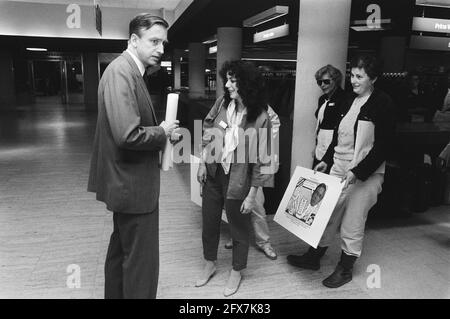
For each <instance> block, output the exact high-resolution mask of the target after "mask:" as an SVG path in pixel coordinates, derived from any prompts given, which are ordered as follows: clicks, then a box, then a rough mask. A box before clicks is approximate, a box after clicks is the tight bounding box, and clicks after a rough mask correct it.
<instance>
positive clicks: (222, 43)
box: [216, 27, 242, 97]
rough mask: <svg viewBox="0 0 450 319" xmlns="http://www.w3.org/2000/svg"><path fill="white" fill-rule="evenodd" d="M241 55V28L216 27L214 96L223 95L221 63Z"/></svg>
mask: <svg viewBox="0 0 450 319" xmlns="http://www.w3.org/2000/svg"><path fill="white" fill-rule="evenodd" d="M241 57H242V29H241V28H235V27H220V28H217V67H216V70H217V71H216V77H217V79H216V83H217V84H216V97H219V96H221V95H223V83H222V79H221V78H220V75H219V71H220V68H221V67H222V64H223V63H224V62H225V61H229V60H240V59H241Z"/></svg>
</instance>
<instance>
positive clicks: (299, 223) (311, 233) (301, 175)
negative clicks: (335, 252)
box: [274, 166, 344, 248]
mask: <svg viewBox="0 0 450 319" xmlns="http://www.w3.org/2000/svg"><path fill="white" fill-rule="evenodd" d="M343 186H344V183H341V179H340V178H337V177H334V176H330V175H327V174H323V173H320V172H316V173H314V171H313V170H311V169H307V168H304V167H300V166H297V168H296V169H295V172H294V174H293V175H292V178H291V181H290V182H289V185H288V187H287V189H286V192H285V193H284V196H283V199H282V200H281V202H280V206H278V210H277V212H276V214H275V217H274V221H276V222H277V223H278V224H280V225H281V226H283V227H284V228H286V229H287V230H288V231H290V232H291V233H293V234H294V235H296V236H297V237H298V238H300V239H301V240H303V241H304V242H306V243H308V244H309V245H311V246H313V247H314V248H317V245H318V244H319V241H320V238H321V237H322V234H323V232H324V230H325V227H326V226H327V224H328V220H329V219H330V216H331V214H332V213H333V210H334V207H335V206H336V203H337V201H338V199H339V196H340V195H341V192H342V187H343Z"/></svg>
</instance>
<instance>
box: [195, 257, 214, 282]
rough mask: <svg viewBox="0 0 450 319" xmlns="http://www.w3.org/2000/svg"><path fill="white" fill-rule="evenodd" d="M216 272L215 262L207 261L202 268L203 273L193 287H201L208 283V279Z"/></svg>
mask: <svg viewBox="0 0 450 319" xmlns="http://www.w3.org/2000/svg"><path fill="white" fill-rule="evenodd" d="M215 273H216V263H215V262H214V261H207V262H206V265H205V268H203V273H202V276H201V277H200V279H198V280H197V282H196V283H195V287H202V286H204V285H206V284H207V283H208V281H209V280H210V279H211V278H212V277H213V276H214V274H215Z"/></svg>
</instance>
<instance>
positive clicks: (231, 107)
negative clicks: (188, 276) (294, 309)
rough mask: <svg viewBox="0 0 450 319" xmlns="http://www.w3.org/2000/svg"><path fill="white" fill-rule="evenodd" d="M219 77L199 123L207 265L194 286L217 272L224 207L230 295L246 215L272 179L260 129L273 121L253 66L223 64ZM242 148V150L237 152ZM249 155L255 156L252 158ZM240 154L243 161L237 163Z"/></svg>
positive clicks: (242, 258) (242, 259) (244, 246)
mask: <svg viewBox="0 0 450 319" xmlns="http://www.w3.org/2000/svg"><path fill="white" fill-rule="evenodd" d="M220 75H221V77H222V80H223V83H224V95H223V96H222V97H219V98H218V99H217V100H216V102H215V104H214V105H213V107H212V108H211V110H210V111H209V113H208V115H207V116H206V118H205V121H204V123H203V129H204V134H203V139H202V144H203V146H204V150H203V152H202V156H201V163H200V165H199V169H198V173H197V179H198V181H199V182H200V183H201V184H202V185H203V196H202V221H203V224H202V242H203V257H204V259H205V266H204V269H203V272H202V275H201V277H200V279H199V280H198V281H197V282H196V286H197V287H200V286H203V285H205V284H206V283H207V282H208V281H209V279H210V278H211V277H212V276H213V274H214V273H215V271H216V260H217V251H218V246H219V239H220V223H221V216H222V208H223V207H224V206H225V212H226V214H227V219H228V222H229V226H230V232H231V237H232V239H233V257H232V266H233V269H232V270H231V272H230V277H229V279H228V282H227V284H226V286H225V289H224V295H225V296H230V295H232V294H234V293H235V292H236V291H237V290H238V288H239V284H240V282H241V278H242V275H241V271H242V270H243V269H245V268H246V267H247V259H248V249H249V237H250V232H251V223H250V215H251V214H250V213H251V212H252V211H253V210H255V207H256V201H255V198H256V193H257V190H258V188H259V187H266V186H271V181H272V183H273V173H271V174H269V173H268V172H267V171H266V170H268V168H269V167H265V166H270V162H267V161H266V160H267V159H266V158H264V159H263V158H261V157H260V156H261V155H263V154H269V153H268V152H267V148H268V147H269V145H268V140H270V136H268V134H261V131H262V130H266V132H268V133H269V132H270V130H271V124H270V120H269V116H268V114H267V111H266V109H267V103H266V102H265V99H264V96H265V95H264V87H263V78H262V76H261V74H260V73H259V71H258V69H256V67H255V66H253V65H252V64H250V63H248V62H244V61H231V62H225V63H224V65H223V66H222V68H221V70H220ZM239 129H243V130H244V131H246V130H249V129H252V130H254V133H255V134H254V135H252V136H251V137H250V138H249V139H248V141H246V139H242V138H241V137H240V136H241V135H240V134H239ZM261 129H262V130H261ZM212 137H214V139H213V138H212ZM217 141H219V142H217ZM255 143H256V144H255ZM217 145H219V146H217ZM222 145H223V147H222ZM250 145H258V146H259V147H258V152H250ZM216 147H217V148H216ZM220 148H221V149H220ZM242 150H245V152H246V153H245V154H240V153H241V152H242ZM238 153H239V156H238ZM213 154H214V155H213ZM242 155H245V156H242ZM253 156H256V158H251V157H253ZM242 158H244V159H245V162H243V163H242V162H238V160H239V159H242ZM263 163H267V164H263ZM265 171H266V173H264V172H265Z"/></svg>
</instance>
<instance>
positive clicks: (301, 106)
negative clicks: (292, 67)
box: [291, 0, 351, 174]
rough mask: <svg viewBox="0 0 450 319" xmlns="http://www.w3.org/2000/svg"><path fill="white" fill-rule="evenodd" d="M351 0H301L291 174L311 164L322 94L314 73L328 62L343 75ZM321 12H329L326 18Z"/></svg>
mask: <svg viewBox="0 0 450 319" xmlns="http://www.w3.org/2000/svg"><path fill="white" fill-rule="evenodd" d="M350 8H351V0H339V1H336V0H321V1H317V0H301V1H300V18H299V28H298V35H299V36H298V47H297V70H296V81H295V102H294V103H295V104H294V121H293V132H292V155H291V174H292V173H293V172H294V170H295V167H296V166H303V167H306V168H310V167H312V163H313V156H314V155H313V151H314V148H315V134H316V132H315V129H316V118H315V117H314V112H315V111H316V109H317V100H318V98H319V96H320V95H321V94H322V93H321V90H320V88H319V87H318V86H317V84H316V80H315V78H314V74H315V73H316V71H317V70H318V69H319V68H320V67H322V66H324V65H326V64H331V65H333V66H335V67H337V68H338V69H339V70H341V72H342V74H343V75H345V64H346V61H347V49H348V36H349V24H350ZM324 12H330V13H332V14H328V15H327V18H326V19H320V21H318V19H317V17H321V16H323V13H324Z"/></svg>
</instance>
